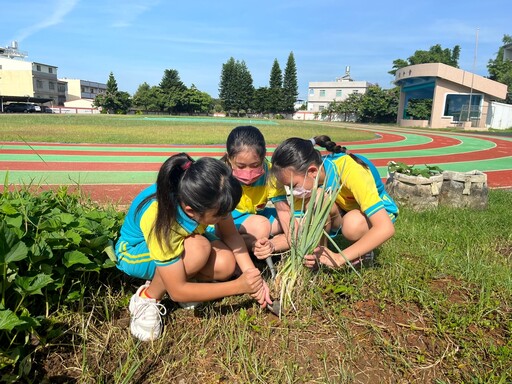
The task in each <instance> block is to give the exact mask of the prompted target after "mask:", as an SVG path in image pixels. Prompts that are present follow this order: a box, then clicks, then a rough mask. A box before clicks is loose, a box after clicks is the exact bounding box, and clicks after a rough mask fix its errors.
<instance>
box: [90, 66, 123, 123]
mask: <svg viewBox="0 0 512 384" xmlns="http://www.w3.org/2000/svg"><path fill="white" fill-rule="evenodd" d="M94 105H95V106H97V107H101V108H102V113H127V112H128V109H129V108H130V106H131V98H130V94H129V93H128V92H120V91H119V90H118V88H117V81H116V79H115V77H114V74H113V73H112V72H110V75H109V76H108V81H107V89H106V90H105V93H104V94H102V95H98V96H96V98H95V99H94Z"/></svg>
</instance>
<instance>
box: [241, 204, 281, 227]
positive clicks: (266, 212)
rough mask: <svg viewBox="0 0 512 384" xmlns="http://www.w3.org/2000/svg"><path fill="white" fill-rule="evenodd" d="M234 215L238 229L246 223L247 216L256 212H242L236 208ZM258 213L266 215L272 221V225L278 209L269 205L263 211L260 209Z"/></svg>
mask: <svg viewBox="0 0 512 384" xmlns="http://www.w3.org/2000/svg"><path fill="white" fill-rule="evenodd" d="M232 215H233V221H234V222H235V226H236V229H238V230H239V229H240V227H241V225H242V224H243V223H244V221H245V220H247V218H248V217H249V216H252V215H254V213H242V212H239V211H237V210H235V211H233V212H232ZM256 215H258V216H265V217H266V218H267V219H268V221H270V225H272V224H273V223H274V220H275V219H276V218H277V211H276V209H275V208H269V207H267V208H264V209H263V210H261V211H258V212H257V213H256Z"/></svg>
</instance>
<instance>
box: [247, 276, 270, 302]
mask: <svg viewBox="0 0 512 384" xmlns="http://www.w3.org/2000/svg"><path fill="white" fill-rule="evenodd" d="M251 296H252V298H253V299H254V300H256V301H257V302H258V304H259V305H260V306H261V307H262V308H265V307H266V306H267V305H271V304H272V299H270V290H269V288H268V285H267V283H266V282H265V281H263V286H262V287H261V289H260V290H259V291H258V292H256V293H253V294H252V295H251Z"/></svg>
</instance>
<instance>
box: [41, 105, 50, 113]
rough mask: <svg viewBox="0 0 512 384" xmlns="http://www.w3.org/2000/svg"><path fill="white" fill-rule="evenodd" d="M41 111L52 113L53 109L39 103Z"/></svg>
mask: <svg viewBox="0 0 512 384" xmlns="http://www.w3.org/2000/svg"><path fill="white" fill-rule="evenodd" d="M41 112H42V113H53V109H51V108H50V107H49V106H47V105H41Z"/></svg>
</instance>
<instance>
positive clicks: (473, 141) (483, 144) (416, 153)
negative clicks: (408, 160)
mask: <svg viewBox="0 0 512 384" xmlns="http://www.w3.org/2000/svg"><path fill="white" fill-rule="evenodd" d="M452 137H453V138H458V139H460V140H462V139H463V140H464V144H461V145H457V146H450V147H443V148H432V149H422V150H412V151H394V152H378V153H368V154H364V156H365V157H367V158H369V159H393V158H398V157H428V156H440V155H455V154H458V153H472V152H477V151H484V150H487V149H491V148H494V147H496V144H494V143H493V142H491V141H487V140H481V139H477V138H473V137H464V138H462V137H457V136H452Z"/></svg>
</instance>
